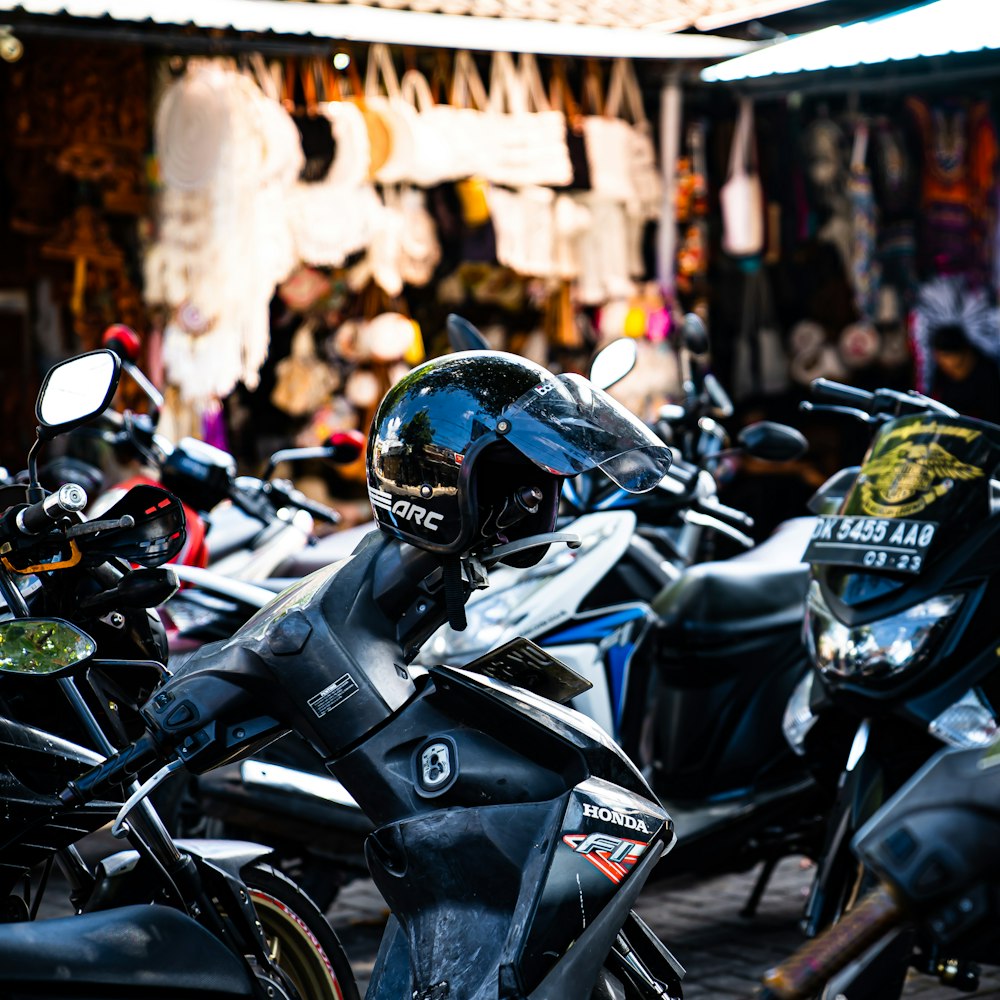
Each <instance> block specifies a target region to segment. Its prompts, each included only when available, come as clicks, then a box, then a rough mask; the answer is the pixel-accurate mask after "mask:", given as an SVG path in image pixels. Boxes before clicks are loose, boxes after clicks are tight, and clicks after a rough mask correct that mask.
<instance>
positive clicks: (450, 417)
mask: <svg viewBox="0 0 1000 1000" xmlns="http://www.w3.org/2000/svg"><path fill="white" fill-rule="evenodd" d="M669 464H670V452H669V450H668V449H667V447H666V446H665V445H664V444H663V442H662V441H660V440H659V439H658V438H657V437H656V436H655V435H654V434H652V433H651V432H650V431H649V430H648V429H647V428H646V427H645V426H644V425H643V424H642V423H641V422H640V421H639V420H637V419H636V418H635V417H634V416H632V414H630V413H629V412H628V411H627V410H625V409H624V408H623V407H622V406H620V405H619V404H618V403H616V402H615V401H614V400H612V399H611V398H610V397H609V396H607V395H605V394H604V393H603V392H601V391H600V390H599V389H597V388H596V387H595V386H593V385H591V383H590V382H589V381H588V380H587V379H585V378H583V377H581V376H579V375H560V376H555V375H553V374H552V373H551V372H548V371H546V370H545V369H544V368H542V367H541V366H540V365H536V364H534V363H533V362H531V361H527V360H525V359H524V358H520V357H517V356H516V355H513V354H503V353H501V352H499V351H469V352H465V353H460V354H449V355H447V356H446V357H443V358H438V359H437V360H434V361H428V362H427V363H425V364H423V365H420V366H419V367H418V368H415V369H414V370H413V371H412V372H410V373H409V374H408V375H406V376H405V377H404V378H402V379H401V380H400V381H399V382H397V383H396V385H395V386H393V387H392V389H390V390H389V392H388V393H387V395H386V397H385V399H383V400H382V403H381V404H380V406H379V408H378V412H377V413H376V414H375V419H374V421H373V423H372V430H371V435H370V437H369V440H368V493H369V497H370V499H371V503H372V509H373V511H374V514H375V521H376V523H377V524H378V526H379V527H380V528H381V529H382V530H383V531H385V532H387V533H389V534H391V535H395V536H396V537H397V538H400V539H402V540H403V541H406V542H410V543H411V544H413V545H416V546H419V547H420V548H423V549H427V550H430V551H432V552H439V553H441V554H442V555H456V554H461V553H464V552H467V551H471V550H475V549H476V548H477V547H478V546H479V545H482V544H495V543H496V542H497V541H500V542H503V541H513V540H514V539H515V538H522V537H526V536H528V535H535V534H539V533H542V532H546V531H551V530H552V529H553V527H554V525H555V520H556V513H557V509H558V504H559V488H560V485H561V482H562V477H564V476H572V475H576V474H577V473H580V472H585V471H586V470H588V469H593V468H596V467H600V468H601V469H603V470H604V471H605V472H606V473H607V474H608V475H609V476H610V477H611V479H613V480H614V481H615V482H616V483H617V484H618V485H619V486H621V487H622V488H623V489H626V490H628V491H630V492H634V493H642V492H645V491H646V490H651V489H653V487H654V486H656V484H657V483H658V482H659V481H660V480H661V479H662V478H663V475H664V473H665V472H666V470H667V467H668V466H669ZM535 558H537V556H536V557H535Z"/></svg>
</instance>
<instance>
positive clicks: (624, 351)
mask: <svg viewBox="0 0 1000 1000" xmlns="http://www.w3.org/2000/svg"><path fill="white" fill-rule="evenodd" d="M638 356H639V352H638V350H637V348H636V346H635V341H634V340H633V339H632V338H631V337H623V338H622V339H621V340H615V341H612V342H611V343H610V344H608V346H607V347H604V348H602V349H601V350H599V351H598V352H597V354H596V356H595V357H594V360H593V361H592V362H591V365H590V381H591V382H593V383H594V385H596V386H597V387H598V388H599V389H608V388H610V387H611V386H613V385H614V384H615V382H620V381H621V380H622V379H623V378H625V376H626V375H628V373H629V372H630V371H631V370H632V369H633V368H634V367H635V362H636V358H637V357H638Z"/></svg>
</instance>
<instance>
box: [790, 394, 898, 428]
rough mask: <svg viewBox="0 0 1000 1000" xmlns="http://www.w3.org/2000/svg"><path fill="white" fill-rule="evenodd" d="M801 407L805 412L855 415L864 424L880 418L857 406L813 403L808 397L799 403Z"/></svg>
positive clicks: (874, 421) (875, 421) (876, 421)
mask: <svg viewBox="0 0 1000 1000" xmlns="http://www.w3.org/2000/svg"><path fill="white" fill-rule="evenodd" d="M799 409H800V410H802V411H803V412H804V413H842V414H843V415H844V416H845V417H854V419H855V420H860V421H861V423H863V424H874V423H878V422H879V421H878V418H877V417H876V416H875V415H874V414H871V413H865V411H864V410H859V409H858V408H857V407H855V406H837V405H836V404H834V403H812V402H810V401H809V400H808V399H804V400H802V402H801V403H799Z"/></svg>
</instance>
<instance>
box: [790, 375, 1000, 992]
mask: <svg viewBox="0 0 1000 1000" xmlns="http://www.w3.org/2000/svg"><path fill="white" fill-rule="evenodd" d="M814 390H815V393H816V395H817V397H818V398H819V399H820V400H824V401H827V402H823V403H819V404H817V405H816V406H815V408H816V409H820V408H823V409H832V410H836V411H841V412H847V413H849V414H850V415H851V416H854V417H856V418H857V419H860V420H863V421H865V422H866V423H869V424H871V425H872V426H874V427H875V428H876V433H875V436H874V439H873V441H872V445H871V447H870V449H869V451H868V453H867V455H866V456H865V459H864V461H863V463H862V465H861V468H860V470H859V471H858V472H857V474H856V475H855V476H852V477H851V478H850V482H849V485H848V484H845V482H844V477H839V481H838V482H837V483H835V484H833V485H832V486H831V490H830V492H832V493H833V494H841V495H842V496H843V500H842V501H841V502H840V503H839V505H837V506H836V508H835V510H836V512H835V513H834V512H831V511H830V510H829V509H828V508H827V509H826V510H825V511H824V512H822V513H821V514H820V516H819V518H818V520H817V522H816V528H815V529H814V532H813V536H812V539H811V541H810V543H809V547H808V549H807V551H806V558H807V559H808V561H809V562H810V563H811V565H812V582H811V584H810V593H809V601H808V608H807V616H806V624H805V629H806V636H807V640H808V642H809V646H810V652H811V655H812V658H813V662H814V665H815V667H814V670H813V671H812V672H811V673H810V674H809V675H808V676H807V677H806V678H804V679H803V680H802V682H801V683H800V685H799V687H798V688H797V689H796V691H795V693H794V695H793V697H792V699H791V702H790V703H789V708H788V714H787V717H786V733H787V735H788V737H789V740H790V742H791V744H792V746H793V748H795V749H796V750H797V751H798V752H800V753H802V754H803V756H804V758H805V759H807V760H808V758H809V750H810V747H809V740H810V729H811V727H812V726H813V725H815V724H816V721H817V720H818V719H820V718H821V717H823V716H824V714H828V713H829V711H830V710H831V709H834V710H836V711H837V712H838V713H840V714H841V715H844V716H846V717H848V718H849V719H851V720H852V728H853V729H854V736H853V742H852V744H851V749H850V752H849V754H848V756H847V758H846V761H845V762H844V765H843V773H842V775H841V778H840V785H839V790H838V797H837V802H836V806H835V808H834V810H833V813H832V815H831V818H830V820H829V821H828V827H827V835H826V843H825V846H824V850H823V855H822V861H821V863H820V865H819V867H818V870H817V875H816V879H815V882H814V885H813V889H812V892H811V895H810V899H809V902H808V905H807V910H806V922H805V926H806V929H807V931H808V932H809V933H810V934H815V933H816V932H818V931H819V930H820V929H822V928H823V927H825V926H827V925H829V924H831V923H833V922H834V921H836V920H838V919H839V918H841V917H842V916H843V915H844V913H845V912H846V911H847V910H848V909H849V908H850V905H851V903H852V902H853V900H854V898H856V896H857V894H858V893H859V892H860V891H863V889H864V887H865V885H866V883H867V882H868V881H869V876H868V875H867V874H866V873H865V872H864V870H862V869H859V868H858V866H857V864H856V862H855V861H854V859H853V857H852V856H851V854H850V851H849V849H848V845H849V844H850V841H851V839H852V837H853V836H854V834H855V833H856V832H857V831H858V829H859V828H860V827H861V826H862V824H863V823H864V822H865V821H866V820H867V819H869V818H870V817H871V816H872V814H873V813H874V812H875V811H876V810H877V809H878V808H879V806H881V805H882V803H883V802H884V801H885V799H886V798H887V797H888V796H889V795H891V794H892V793H893V792H894V791H895V790H896V789H898V788H899V787H900V786H901V785H902V784H903V783H904V782H905V781H906V780H907V779H908V778H909V777H910V776H911V775H912V774H913V773H914V772H915V771H916V770H917V769H918V768H919V767H920V766H921V764H923V763H924V761H926V760H927V758H928V757H930V756H931V755H932V754H933V753H934V752H935V751H936V750H938V749H940V747H941V746H942V744H944V745H950V746H955V747H982V746H985V745H987V744H991V743H993V742H995V741H996V740H997V739H998V737H1000V729H998V725H997V720H996V715H995V709H994V707H993V706H995V705H996V704H998V701H997V699H998V697H1000V690H998V682H1000V674H998V671H997V669H996V646H997V635H996V626H995V622H994V621H993V618H992V611H993V609H994V608H995V607H996V606H997V600H998V592H997V590H998V587H1000V582H998V581H997V579H996V574H995V573H994V567H995V565H996V560H997V556H998V555H1000V521H998V520H997V518H996V517H995V516H993V515H994V514H995V513H996V512H997V510H1000V499H998V497H1000V494H998V491H997V475H998V469H1000V428H997V427H995V426H993V425H991V424H988V423H984V422H982V421H978V420H972V419H969V418H965V417H961V416H959V415H958V414H957V413H955V412H954V411H953V410H951V409H949V408H948V407H945V406H943V405H941V404H940V403H937V402H935V401H934V400H931V399H928V398H926V397H924V396H920V395H919V394H916V393H909V394H904V393H898V392H893V391H890V390H885V389H881V390H878V391H877V392H875V393H868V392H864V391H863V390H858V389H853V388H850V387H847V386H841V385H837V384H836V383H828V382H825V381H823V380H819V381H818V382H817V383H814ZM845 485H846V490H845ZM819 502H820V503H821V504H822V502H823V493H822V492H821V495H820V497H819ZM904 971H905V962H904V963H903V964H902V965H900V964H898V963H897V965H896V968H895V971H894V972H891V973H890V971H889V969H888V966H887V968H886V975H887V980H886V983H885V985H884V987H883V989H884V995H886V996H891V995H893V993H892V991H893V990H894V989H895V990H898V985H899V982H901V977H902V975H903V972H904ZM894 984H895V985H894Z"/></svg>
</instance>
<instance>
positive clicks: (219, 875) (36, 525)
mask: <svg viewBox="0 0 1000 1000" xmlns="http://www.w3.org/2000/svg"><path fill="white" fill-rule="evenodd" d="M118 377H119V362H118V361H117V359H116V358H115V356H114V354H112V353H111V352H108V351H95V352H91V353H90V354H85V355H82V356H80V357H77V358H73V359H71V360H70V361H67V362H64V363H62V364H60V365H57V366H56V367H54V368H53V369H52V370H51V371H50V372H49V374H48V376H47V378H46V380H45V382H44V383H43V386H42V389H41V391H40V393H39V399H38V406H37V417H38V421H39V425H40V428H39V440H38V443H37V444H36V446H35V447H34V448H32V451H31V453H30V454H29V458H28V481H27V483H26V484H23V485H14V486H8V487H6V488H4V489H3V490H2V491H0V512H2V514H0V553H2V554H0V594H2V596H3V598H4V600H5V602H6V608H7V612H6V613H7V615H8V617H7V619H6V620H4V621H0V743H2V745H3V750H4V752H3V755H2V759H3V764H2V771H3V782H2V788H3V792H2V795H0V798H2V801H3V815H4V818H3V822H2V824H0V829H2V841H0V891H2V892H3V894H4V899H5V906H4V920H5V921H6V922H5V923H4V924H3V925H2V926H0V954H2V956H3V958H2V959H0V983H2V985H3V987H4V988H5V990H6V991H14V992H16V993H18V994H19V995H20V994H21V993H24V994H30V995H32V996H52V997H56V996H65V995H66V993H67V989H72V990H73V991H79V990H88V991H91V992H92V993H93V994H94V995H100V996H107V997H126V996H135V995H136V990H137V988H138V989H140V990H141V991H142V992H144V993H148V992H150V991H156V990H161V991H164V992H169V994H170V995H171V996H178V997H208V996H212V997H223V996H225V997H229V996H233V997H235V996H244V997H252V996H256V997H260V998H265V997H266V998H273V997H286V998H293V997H295V998H299V1000H302V998H306V997H313V998H316V1000H320V998H325V997H333V998H338V1000H344V998H351V997H357V990H356V988H355V986H354V982H353V978H352V976H351V973H350V968H349V966H348V963H347V960H346V956H345V955H344V953H343V950H342V949H341V947H340V944H339V942H338V941H337V939H336V936H335V935H334V934H333V932H332V930H331V929H330V927H329V925H328V924H327V923H326V921H325V920H324V918H323V916H322V913H320V912H319V910H318V909H317V908H316V907H315V905H314V904H313V903H312V902H311V901H310V900H308V898H307V897H306V896H305V895H304V894H303V893H302V892H301V891H300V890H299V888H298V887H297V886H295V885H294V883H292V882H291V881H290V880H288V879H287V878H285V877H284V876H282V875H281V874H279V873H278V872H276V871H275V870H274V869H272V868H271V867H270V866H269V865H268V864H267V863H266V859H267V857H268V855H269V854H270V851H269V849H268V848H266V847H261V846H259V845H257V844H253V843H233V842H227V841H174V840H173V839H172V838H171V837H170V836H169V834H168V833H167V831H166V829H165V828H164V827H163V825H162V823H161V822H160V820H159V817H158V815H157V814H156V812H155V811H154V810H153V809H152V807H151V806H150V805H149V803H148V802H147V801H145V793H143V792H142V791H141V790H140V789H139V788H138V786H136V785H133V784H131V783H126V786H125V787H124V789H123V797H125V796H129V795H131V797H132V801H133V803H134V804H135V808H132V807H128V808H127V812H128V815H129V820H128V824H127V825H126V824H124V823H118V824H116V825H115V826H114V827H113V828H112V832H114V833H116V835H119V836H126V837H128V839H129V840H130V841H131V842H132V847H133V849H131V850H126V851H119V852H117V853H115V854H112V855H110V856H108V857H104V858H102V859H100V861H99V862H98V863H97V864H96V866H91V865H88V864H87V863H85V861H84V860H83V858H82V856H81V854H80V853H79V851H78V850H77V847H76V844H77V842H78V841H79V840H80V839H81V838H83V837H84V836H86V835H87V834H89V833H92V832H94V831H96V830H97V829H99V828H100V827H102V826H105V825H106V824H107V823H108V821H109V820H110V819H113V818H114V817H115V816H116V814H117V813H118V812H119V811H120V810H121V809H122V808H125V807H123V806H122V801H121V798H117V797H116V796H115V795H102V796H101V798H100V799H99V800H96V801H92V802H89V803H86V804H81V803H69V802H60V800H59V798H58V796H57V794H56V793H57V792H58V791H59V790H60V789H61V788H63V787H64V786H65V785H66V783H67V781H69V780H71V779H73V778H76V777H78V776H79V775H80V774H81V773H83V772H85V771H86V770H87V769H88V768H91V767H93V766H95V765H97V766H100V764H101V762H102V760H103V759H104V757H105V755H106V754H114V753H115V752H116V750H117V748H118V747H120V746H121V745H122V744H126V743H128V741H129V739H130V738H132V737H134V736H135V735H136V733H137V732H141V722H140V716H139V714H138V707H139V703H141V702H142V701H144V700H145V699H146V698H147V697H148V695H149V693H150V691H151V690H153V689H154V688H155V686H156V684H157V683H158V682H159V681H160V680H161V678H162V676H163V674H164V670H163V668H162V666H161V665H160V663H159V662H158V661H159V660H160V659H162V657H163V655H164V654H165V652H166V641H165V636H164V634H163V629H162V626H161V625H160V624H159V621H158V619H157V618H156V617H155V615H153V614H151V613H150V612H149V611H148V610H147V608H149V607H151V606H153V605H155V604H157V603H159V602H160V601H162V600H163V599H164V598H166V597H167V596H169V594H170V593H171V592H172V591H173V590H175V589H176V586H177V581H176V578H175V576H174V575H173V573H172V571H171V570H169V569H164V568H133V565H134V564H138V565H139V566H140V567H158V566H161V564H163V563H165V562H166V561H167V560H168V559H170V558H171V557H173V556H174V555H176V554H177V552H178V551H179V550H180V548H181V546H182V544H183V542H184V518H183V513H182V510H181V506H180V504H179V502H178V501H177V500H176V498H174V497H173V496H171V495H170V494H169V493H167V492H166V491H165V490H162V489H160V488H159V487H153V486H137V487H135V488H133V489H132V490H130V491H128V493H127V494H126V495H125V496H124V497H123V498H122V499H121V500H119V502H118V503H116V504H115V505H114V506H113V507H112V508H111V509H110V510H108V511H106V512H105V515H104V517H102V518H100V519H96V520H90V521H86V520H83V519H82V518H81V517H80V515H79V512H80V511H81V510H83V509H84V507H85V506H86V503H87V497H86V494H85V492H84V491H83V490H82V489H81V488H80V487H79V486H78V485H75V484H66V485H63V486H62V487H60V489H59V490H57V491H56V492H53V493H49V494H46V491H45V490H44V489H43V488H42V487H41V486H40V485H39V484H38V478H37V453H38V450H39V447H40V446H41V445H42V444H43V443H45V442H47V441H49V440H51V439H52V438H53V437H55V436H57V435H59V434H62V433H65V432H66V431H68V430H70V429H71V428H72V427H74V426H77V425H79V424H81V423H83V422H85V421H87V420H89V419H92V418H93V417H94V416H96V415H97V414H98V413H100V412H102V411H103V409H104V408H105V407H106V406H107V405H108V403H109V402H110V399H111V397H112V395H113V394H114V390H115V386H116V385H117V382H118ZM81 625H85V626H86V631H84V630H83V629H82V628H81V627H80V626H81ZM88 744H89V746H88ZM56 863H58V864H59V865H60V867H61V868H62V869H63V872H64V874H65V875H66V877H67V879H68V881H69V885H70V889H71V901H72V904H73V906H74V908H75V909H76V910H77V911H78V915H77V916H74V917H69V918H65V919H51V920H44V921H38V922H34V920H33V918H34V917H35V916H37V914H38V908H39V904H40V902H41V899H42V896H43V893H44V891H45V887H46V883H47V881H48V875H49V872H50V871H51V870H52V867H53V865H54V864H56ZM39 869H40V872H39ZM33 873H38V874H39V878H38V880H37V883H36V884H34V885H33V884H32V882H31V875H32V874H33ZM32 890H33V891H32ZM150 904H152V905H150ZM165 942H169V948H164V943H165ZM179 954H180V955H183V956H184V961H183V962H182V963H180V964H179V963H178V961H177V956H178V955H179ZM56 958H57V959H58V960H56ZM70 984H71V985H70Z"/></svg>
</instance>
